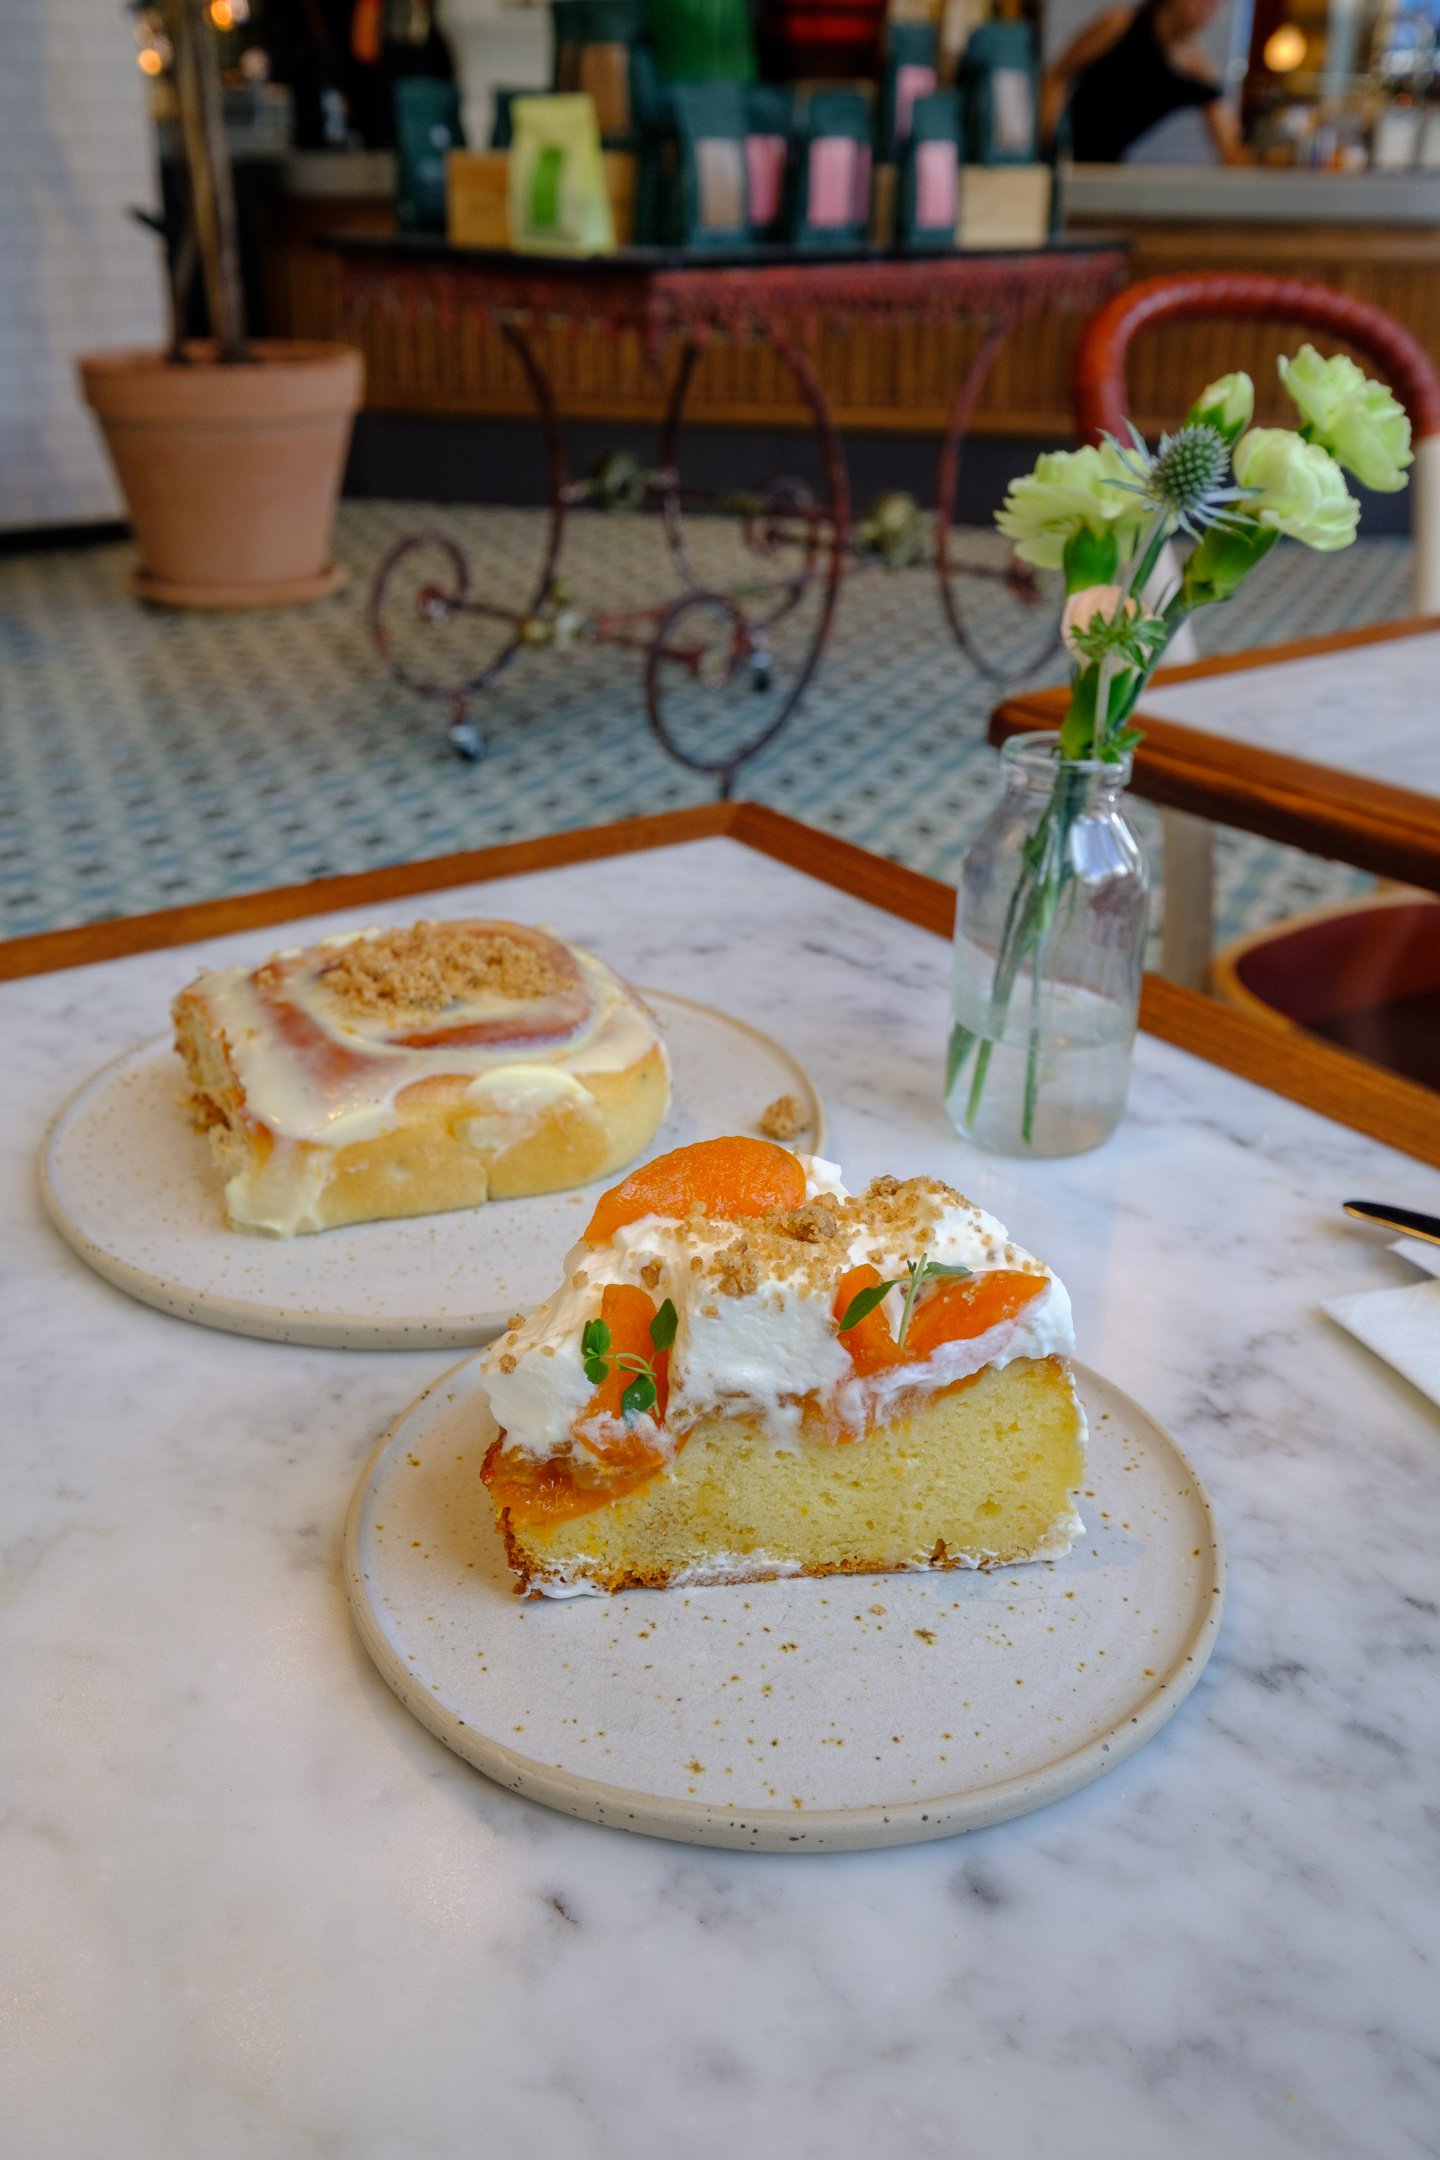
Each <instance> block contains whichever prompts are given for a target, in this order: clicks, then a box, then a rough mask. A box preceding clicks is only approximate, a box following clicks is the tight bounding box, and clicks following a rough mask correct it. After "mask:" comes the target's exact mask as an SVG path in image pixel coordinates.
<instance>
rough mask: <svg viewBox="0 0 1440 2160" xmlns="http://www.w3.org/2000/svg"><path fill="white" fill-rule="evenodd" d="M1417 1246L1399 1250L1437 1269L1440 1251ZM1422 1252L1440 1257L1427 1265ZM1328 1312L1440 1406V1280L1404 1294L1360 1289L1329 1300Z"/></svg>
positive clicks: (1418, 1263) (1412, 1287) (1405, 1244)
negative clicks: (1412, 1248) (1348, 1294)
mask: <svg viewBox="0 0 1440 2160" xmlns="http://www.w3.org/2000/svg"><path fill="white" fill-rule="evenodd" d="M1411 1242H1412V1241H1411V1240H1410V1239H1408V1238H1406V1239H1402V1240H1401V1242H1400V1245H1398V1246H1397V1247H1396V1248H1395V1250H1396V1251H1404V1254H1405V1258H1406V1259H1407V1260H1414V1261H1415V1264H1416V1266H1417V1267H1424V1268H1426V1269H1433V1268H1434V1267H1435V1265H1436V1260H1437V1258H1440V1246H1435V1245H1421V1246H1418V1247H1417V1249H1416V1250H1413V1251H1411V1250H1406V1249H1405V1248H1407V1247H1409V1246H1410V1245H1411ZM1421 1252H1424V1253H1426V1254H1427V1255H1431V1256H1434V1257H1430V1258H1426V1259H1424V1260H1422V1259H1421V1258H1420V1257H1419V1255H1420V1253H1421ZM1323 1310H1324V1311H1325V1312H1327V1313H1329V1315H1330V1317H1331V1319H1332V1320H1338V1321H1339V1323H1340V1325H1341V1327H1343V1328H1348V1329H1349V1331H1350V1333H1351V1334H1352V1335H1353V1336H1355V1337H1356V1338H1357V1340H1358V1341H1360V1342H1362V1343H1364V1345H1365V1347H1366V1349H1367V1350H1373V1351H1374V1352H1375V1355H1376V1356H1377V1357H1382V1358H1384V1360H1385V1362H1386V1364H1387V1365H1393V1366H1394V1368H1395V1370H1396V1372H1398V1373H1402V1374H1403V1375H1404V1377H1405V1378H1406V1379H1407V1380H1409V1381H1410V1382H1412V1383H1413V1385H1414V1386H1415V1387H1418V1388H1419V1389H1420V1391H1421V1393H1422V1394H1425V1395H1428V1396H1429V1397H1430V1400H1431V1402H1433V1403H1440V1281H1437V1280H1436V1279H1435V1278H1434V1276H1433V1275H1432V1278H1431V1280H1430V1281H1429V1282H1421V1283H1409V1284H1407V1285H1406V1286H1405V1287H1404V1288H1403V1289H1399V1290H1357V1291H1353V1292H1352V1293H1351V1294H1350V1296H1348V1297H1337V1298H1327V1299H1326V1301H1325V1304H1324V1307H1323Z"/></svg>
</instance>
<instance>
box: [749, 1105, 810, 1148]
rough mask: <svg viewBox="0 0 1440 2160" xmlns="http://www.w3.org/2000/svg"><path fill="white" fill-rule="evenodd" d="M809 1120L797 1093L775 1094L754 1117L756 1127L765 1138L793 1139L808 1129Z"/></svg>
mask: <svg viewBox="0 0 1440 2160" xmlns="http://www.w3.org/2000/svg"><path fill="white" fill-rule="evenodd" d="M809 1125H810V1120H809V1117H808V1116H807V1115H806V1111H805V1105H804V1103H802V1102H801V1100H800V1098H799V1096H798V1095H777V1096H776V1098H775V1100H774V1102H772V1103H770V1104H768V1105H767V1107H766V1108H765V1109H764V1110H762V1111H761V1113H760V1115H759V1117H758V1118H757V1119H756V1129H757V1131H759V1132H762V1133H764V1135H765V1137H766V1139H767V1140H793V1139H794V1138H795V1135H796V1134H797V1133H802V1132H805V1131H807V1130H808V1129H809Z"/></svg>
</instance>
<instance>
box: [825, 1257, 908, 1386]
mask: <svg viewBox="0 0 1440 2160" xmlns="http://www.w3.org/2000/svg"><path fill="white" fill-rule="evenodd" d="M882 1280H883V1278H882V1276H881V1274H880V1270H879V1269H878V1268H873V1267H869V1266H862V1267H852V1268H847V1269H846V1271H845V1273H844V1274H843V1275H842V1276H841V1277H840V1280H839V1282H838V1283H836V1285H835V1303H834V1306H833V1308H832V1309H833V1311H834V1314H835V1325H836V1326H837V1327H838V1326H839V1325H840V1322H841V1321H842V1320H843V1319H844V1317H845V1315H846V1313H847V1312H848V1311H849V1309H850V1306H851V1304H852V1303H853V1302H854V1300H855V1299H856V1298H857V1297H859V1295H860V1293H861V1291H862V1290H874V1289H875V1288H876V1287H877V1286H878V1285H879V1283H880V1282H881V1281H882ZM842 1340H843V1342H844V1344H845V1347H846V1349H847V1350H848V1351H849V1353H850V1360H851V1363H852V1364H853V1365H854V1367H855V1370H856V1373H857V1374H858V1375H859V1376H860V1378H861V1379H862V1380H863V1379H865V1378H866V1377H867V1376H868V1375H869V1374H870V1373H877V1372H884V1371H885V1370H886V1368H887V1367H888V1366H891V1365H903V1364H905V1363H906V1361H907V1359H908V1358H909V1356H910V1355H911V1353H910V1352H908V1351H905V1350H902V1349H900V1348H899V1346H898V1344H897V1343H896V1341H895V1337H894V1336H893V1335H892V1334H891V1332H890V1322H889V1321H888V1320H887V1319H886V1317H885V1308H884V1306H883V1305H877V1306H875V1308H874V1310H873V1311H871V1312H868V1313H866V1315H865V1317H864V1319H863V1320H857V1321H856V1322H855V1325H854V1326H853V1327H850V1328H847V1329H846V1330H845V1333H844V1336H843V1337H842Z"/></svg>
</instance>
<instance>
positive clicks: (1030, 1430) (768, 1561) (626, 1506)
mask: <svg viewBox="0 0 1440 2160" xmlns="http://www.w3.org/2000/svg"><path fill="white" fill-rule="evenodd" d="M1084 1434H1085V1426H1084V1420H1083V1417H1082V1415H1081V1412H1080V1409H1079V1406H1078V1404H1077V1402H1076V1398H1075V1390H1074V1384H1073V1382H1072V1380H1071V1377H1070V1374H1069V1371H1068V1369H1067V1367H1066V1366H1065V1364H1064V1362H1063V1360H1061V1359H1059V1358H1054V1357H1051V1358H1019V1359H1016V1360H1015V1361H1013V1362H1012V1363H1010V1364H1008V1365H1005V1366H1003V1367H999V1368H995V1367H991V1368H988V1369H986V1370H985V1371H983V1372H981V1373H978V1374H977V1375H975V1377H974V1378H973V1379H969V1380H964V1381H960V1382H957V1383H955V1384H954V1385H953V1386H951V1387H949V1388H947V1389H945V1390H943V1391H942V1392H941V1393H939V1394H935V1395H931V1396H927V1397H922V1398H920V1399H919V1400H918V1401H916V1402H915V1404H914V1406H913V1407H912V1408H911V1409H909V1410H908V1411H907V1412H905V1413H904V1414H902V1415H900V1416H897V1417H896V1418H895V1419H894V1420H893V1422H892V1423H890V1424H889V1425H886V1426H882V1427H878V1428H876V1429H875V1430H873V1431H871V1432H869V1433H868V1434H867V1435H866V1436H865V1437H864V1438H863V1439H861V1440H856V1441H850V1442H841V1443H840V1444H838V1445H837V1444H830V1443H827V1442H825V1441H801V1442H800V1443H799V1444H798V1445H795V1446H791V1447H782V1448H777V1447H775V1446H774V1445H772V1443H771V1440H770V1438H769V1436H768V1435H767V1434H766V1433H765V1432H764V1431H763V1430H761V1429H759V1428H758V1427H757V1426H756V1425H755V1424H754V1423H753V1422H749V1421H746V1420H744V1419H725V1418H716V1417H711V1418H702V1419H701V1420H700V1421H699V1422H698V1423H697V1424H696V1425H695V1426H694V1428H693V1429H692V1430H691V1432H690V1434H689V1436H688V1438H687V1439H686V1440H685V1442H684V1444H683V1445H682V1446H681V1448H680V1450H679V1452H678V1453H677V1454H676V1456H675V1459H674V1463H673V1466H672V1467H671V1469H670V1470H669V1472H668V1474H665V1475H660V1476H656V1477H654V1478H653V1479H652V1480H651V1481H650V1482H649V1483H648V1484H647V1485H645V1486H643V1487H642V1488H641V1489H640V1490H639V1491H638V1492H632V1493H629V1494H628V1495H626V1496H625V1497H622V1498H620V1499H617V1500H614V1501H612V1502H611V1503H610V1505H608V1506H606V1507H601V1508H598V1509H595V1510H592V1511H591V1512H589V1513H587V1514H584V1515H580V1516H578V1517H575V1518H572V1519H571V1520H569V1521H567V1522H562V1523H560V1524H558V1525H557V1526H556V1527H554V1528H553V1529H542V1528H540V1527H538V1526H535V1525H531V1526H528V1527H520V1528H517V1527H515V1525H514V1523H513V1522H512V1519H511V1515H510V1513H509V1511H508V1510H502V1513H501V1529H502V1532H503V1535H504V1538H505V1545H506V1551H507V1553H508V1555H509V1559H510V1564H511V1566H512V1567H513V1568H514V1569H515V1570H516V1572H517V1573H518V1574H519V1575H520V1576H521V1577H522V1578H523V1579H524V1580H525V1581H526V1583H527V1584H528V1586H529V1587H530V1588H532V1589H537V1590H544V1589H546V1588H547V1587H558V1586H562V1585H563V1586H565V1587H571V1588H573V1587H576V1586H579V1585H581V1584H587V1585H591V1586H593V1587H594V1588H596V1589H600V1590H624V1589H630V1588H648V1589H660V1588H664V1587H666V1586H674V1585H676V1584H704V1583H710V1582H758V1581H764V1580H766V1579H768V1578H770V1577H774V1576H780V1575H843V1574H861V1575H863V1574H876V1573H882V1572H887V1571H893V1570H899V1569H908V1568H955V1567H982V1568H990V1567H999V1566H1005V1565H1010V1564H1013V1563H1015V1562H1016V1561H1022V1560H1040V1559H1045V1558H1047V1557H1050V1556H1052V1555H1057V1556H1058V1555H1060V1554H1063V1553H1064V1552H1065V1551H1066V1550H1067V1549H1068V1547H1069V1544H1070V1540H1071V1537H1072V1535H1073V1534H1074V1532H1075V1531H1076V1530H1077V1529H1078V1528H1079V1521H1078V1518H1077V1516H1076V1514H1075V1511H1074V1508H1073V1505H1072V1503H1071V1498H1070V1495H1071V1491H1072V1489H1073V1488H1074V1487H1075V1486H1076V1485H1077V1484H1078V1483H1079V1481H1080V1479H1081V1477H1082V1476H1083V1474H1084V1468H1085V1451H1084Z"/></svg>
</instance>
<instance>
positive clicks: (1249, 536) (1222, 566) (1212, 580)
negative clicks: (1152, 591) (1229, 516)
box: [1181, 518, 1280, 609]
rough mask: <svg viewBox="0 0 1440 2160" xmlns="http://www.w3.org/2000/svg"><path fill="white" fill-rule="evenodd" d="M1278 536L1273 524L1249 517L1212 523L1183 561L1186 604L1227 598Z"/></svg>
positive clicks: (1202, 604) (1207, 604) (1191, 605)
mask: <svg viewBox="0 0 1440 2160" xmlns="http://www.w3.org/2000/svg"><path fill="white" fill-rule="evenodd" d="M1279 537H1280V535H1279V533H1278V531H1276V529H1275V528H1274V527H1273V526H1269V525H1257V524H1255V523H1254V522H1253V521H1252V520H1250V519H1248V518H1247V519H1245V520H1243V522H1242V521H1239V520H1237V522H1236V523H1235V524H1234V525H1229V526H1225V525H1212V526H1211V527H1210V529H1209V531H1208V532H1207V533H1206V535H1205V537H1204V539H1203V540H1202V541H1201V542H1200V545H1199V546H1198V547H1197V548H1196V549H1195V551H1194V553H1193V554H1192V555H1191V557H1190V560H1189V561H1188V562H1187V563H1186V565H1185V578H1184V583H1183V584H1182V586H1181V598H1182V600H1183V602H1184V604H1185V606H1186V608H1187V609H1189V608H1197V607H1211V606H1213V605H1214V604H1215V602H1216V601H1218V600H1228V599H1229V598H1230V596H1231V595H1232V593H1234V592H1235V591H1236V589H1237V588H1238V587H1239V586H1240V585H1241V584H1243V582H1244V580H1245V579H1246V578H1247V577H1248V576H1249V575H1250V572H1251V571H1252V570H1253V569H1254V568H1255V565H1256V564H1257V563H1258V562H1261V561H1263V560H1264V558H1265V556H1267V555H1268V554H1269V552H1270V550H1271V548H1272V547H1274V545H1275V542H1276V541H1277V540H1278V539H1279Z"/></svg>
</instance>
